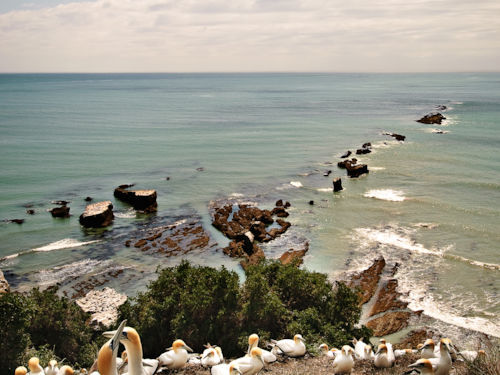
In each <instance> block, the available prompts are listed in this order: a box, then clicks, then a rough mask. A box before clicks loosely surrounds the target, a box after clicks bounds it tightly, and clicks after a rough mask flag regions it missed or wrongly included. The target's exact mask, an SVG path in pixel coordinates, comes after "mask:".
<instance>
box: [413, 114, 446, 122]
mask: <svg viewBox="0 0 500 375" xmlns="http://www.w3.org/2000/svg"><path fill="white" fill-rule="evenodd" d="M443 120H446V117H444V116H443V115H442V114H441V113H439V112H433V113H429V114H427V115H425V116H424V117H422V118H421V119H420V120H416V121H417V122H420V123H422V124H439V125H441V122H442V121H443Z"/></svg>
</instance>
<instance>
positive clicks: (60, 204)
mask: <svg viewBox="0 0 500 375" xmlns="http://www.w3.org/2000/svg"><path fill="white" fill-rule="evenodd" d="M50 203H52V204H57V205H59V206H67V205H68V204H70V203H71V202H69V201H52V202H50Z"/></svg>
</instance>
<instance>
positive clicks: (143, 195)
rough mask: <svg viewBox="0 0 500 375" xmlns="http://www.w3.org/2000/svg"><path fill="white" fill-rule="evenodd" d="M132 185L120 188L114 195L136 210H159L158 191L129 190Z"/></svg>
mask: <svg viewBox="0 0 500 375" xmlns="http://www.w3.org/2000/svg"><path fill="white" fill-rule="evenodd" d="M130 186H132V185H120V186H118V187H117V188H116V189H115V191H114V193H113V195H114V196H115V197H116V198H118V199H120V200H122V201H124V202H127V203H129V204H131V205H132V206H133V207H134V208H135V209H136V210H141V211H144V212H154V211H156V210H157V208H158V204H157V203H156V190H127V189H128V188H129V187H130Z"/></svg>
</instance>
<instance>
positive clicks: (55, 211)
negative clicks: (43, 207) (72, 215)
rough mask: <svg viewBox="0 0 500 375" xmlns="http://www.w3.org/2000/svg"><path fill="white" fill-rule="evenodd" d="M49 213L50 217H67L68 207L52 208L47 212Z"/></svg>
mask: <svg viewBox="0 0 500 375" xmlns="http://www.w3.org/2000/svg"><path fill="white" fill-rule="evenodd" d="M49 212H50V214H51V215H52V217H61V218H66V217H69V207H68V206H61V207H54V208H52V209H51V210H49Z"/></svg>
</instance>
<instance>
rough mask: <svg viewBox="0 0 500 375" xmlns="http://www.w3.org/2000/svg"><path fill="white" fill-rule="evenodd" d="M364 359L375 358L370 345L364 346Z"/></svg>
mask: <svg viewBox="0 0 500 375" xmlns="http://www.w3.org/2000/svg"><path fill="white" fill-rule="evenodd" d="M364 359H370V360H371V359H375V353H373V350H372V346H371V345H366V346H365V358H364Z"/></svg>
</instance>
